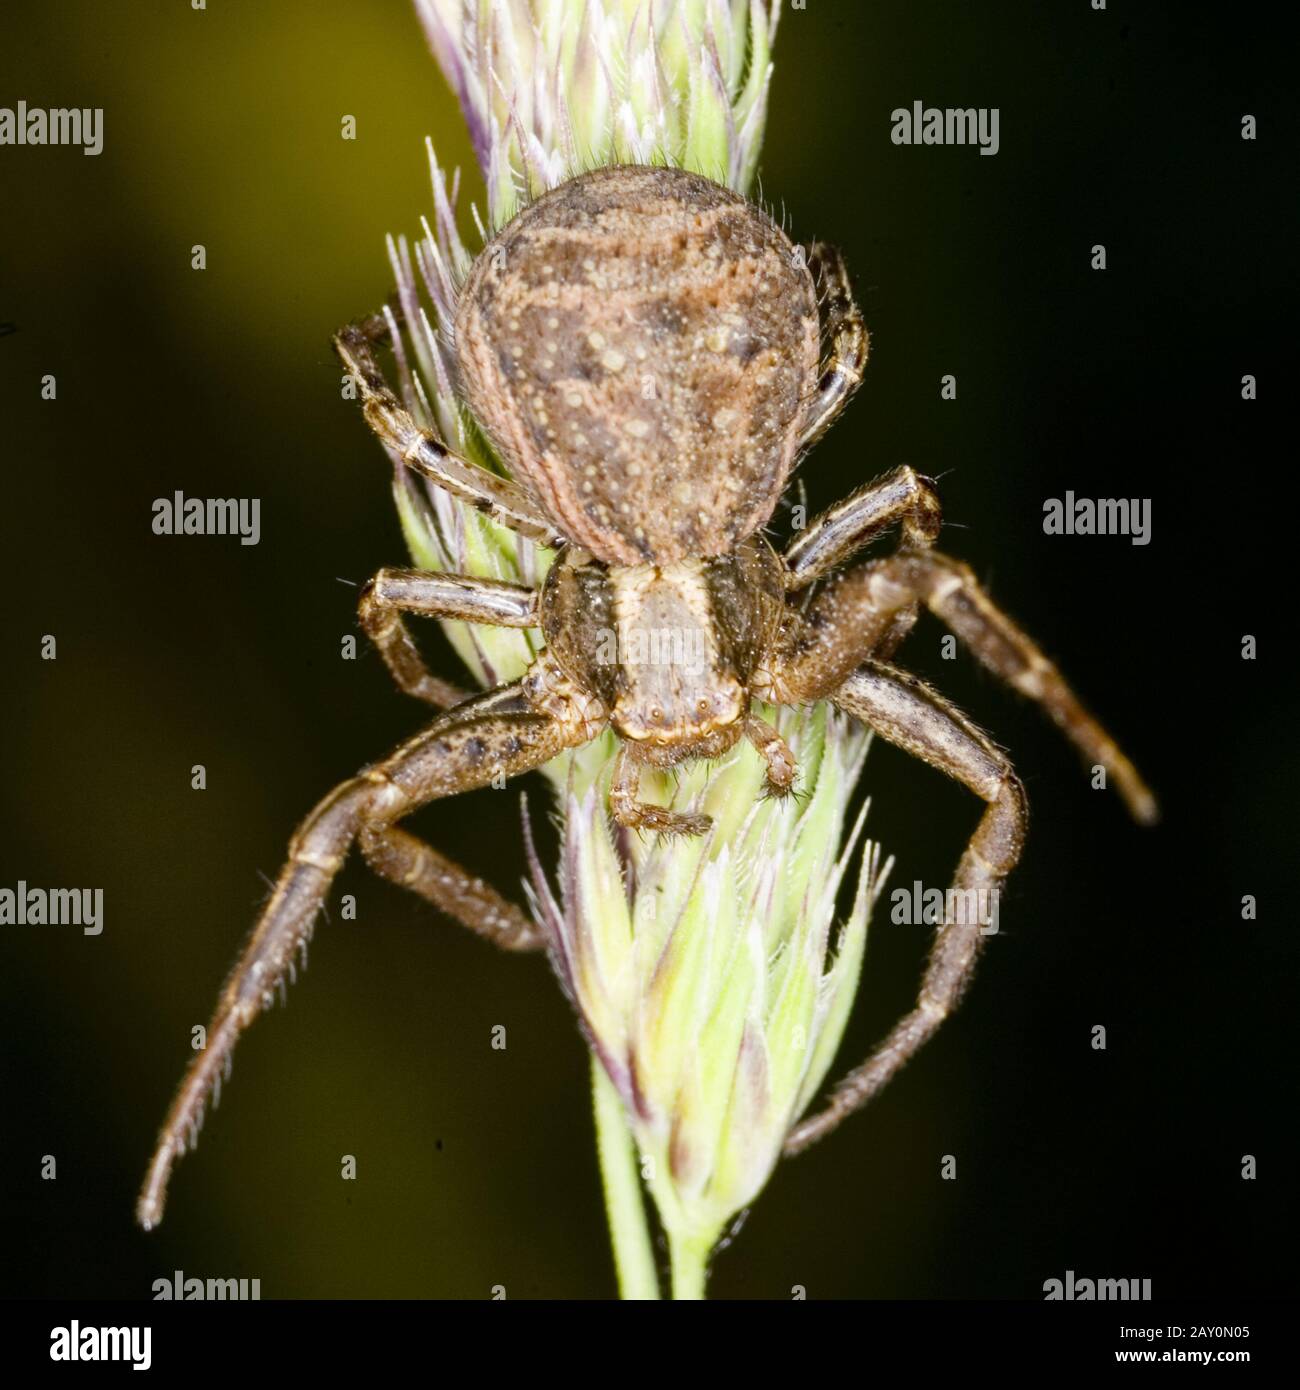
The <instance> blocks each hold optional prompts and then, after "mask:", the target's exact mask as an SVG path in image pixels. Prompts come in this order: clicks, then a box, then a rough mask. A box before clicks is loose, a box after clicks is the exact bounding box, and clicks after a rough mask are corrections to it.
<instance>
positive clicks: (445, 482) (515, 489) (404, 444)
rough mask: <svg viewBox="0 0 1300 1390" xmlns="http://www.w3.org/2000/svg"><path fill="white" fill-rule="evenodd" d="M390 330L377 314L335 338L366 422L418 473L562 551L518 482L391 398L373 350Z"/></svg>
mask: <svg viewBox="0 0 1300 1390" xmlns="http://www.w3.org/2000/svg"><path fill="white" fill-rule="evenodd" d="M391 331H392V330H391V328H390V326H389V320H388V318H387V317H386V316H385V315H381V314H375V315H373V316H372V317H371V318H369V319H366V320H365V321H364V322H362V323H359V324H357V323H353V324H348V325H347V327H346V328H341V329H339V331H338V332H337V333H336V334H335V335H334V350H335V352H337V353H338V355H339V359H340V360H341V361H342V363H343V366H344V369H345V370H346V371H347V373H348V375H349V376H350V377H351V378H352V379H353V380H354V381H355V382H356V383H357V385H358V389H359V390H360V392H361V402H362V410H363V412H364V414H365V417H366V423H367V424H368V425H369V426H370V428H371V429H372V430H374V432H375V433H376V434H377V435H378V436H379V438H380V440H381V441H382V442H383V444H384V445H385V446H386V447H387V448H388V449H389V450H391V451H392V453H394V454H395V455H397V456H398V457H399V458H401V459H402V460H403V462H405V464H406V465H407V467H409V468H411V469H413V470H414V471H415V472H416V473H419V474H421V475H422V476H423V477H426V478H428V479H429V480H430V481H431V482H433V483H436V484H437V485H438V486H439V487H441V488H445V489H446V491H448V492H449V493H451V495H452V496H453V497H457V498H459V499H460V500H461V501H462V502H466V503H468V504H469V505H470V506H472V507H474V508H475V509H476V510H478V511H480V512H484V513H485V514H486V515H488V516H490V517H491V518H492V520H493V521H497V522H500V523H501V524H502V525H503V526H508V527H509V528H510V529H511V530H512V531H515V532H517V533H518V534H519V535H521V536H524V537H526V538H527V539H528V540H530V541H534V542H535V543H536V544H538V545H542V546H546V547H548V548H550V549H552V550H555V549H558V548H559V547H560V546H561V545H563V544H564V537H563V536H561V535H560V534H559V533H558V531H557V530H556V528H555V526H554V524H553V523H552V522H550V521H548V520H547V518H546V517H545V516H544V515H543V513H542V512H541V510H540V509H539V508H538V506H537V504H536V503H535V502H534V501H533V500H532V499H531V498H530V497H529V496H528V494H527V493H526V492H525V491H524V490H523V489H522V488H521V487H519V486H518V484H516V483H513V482H511V481H509V479H506V478H502V477H499V476H498V475H497V474H495V473H489V472H488V470H487V469H486V468H480V467H479V466H478V465H477V464H475V463H471V462H469V460H468V459H463V458H461V457H460V455H459V454H454V453H452V452H451V450H450V449H448V448H447V447H446V446H445V445H444V444H443V443H442V442H441V441H440V440H439V439H438V438H437V437H436V436H435V435H434V434H432V433H431V432H430V431H428V430H422V429H421V428H420V427H419V426H418V425H417V424H416V422H415V418H414V417H413V416H412V415H411V413H410V412H409V411H408V410H407V409H406V408H405V406H403V405H402V403H401V401H399V400H398V399H397V397H396V396H395V395H394V394H393V392H392V390H391V389H390V387H389V385H388V383H387V382H386V381H385V380H384V375H383V373H382V372H381V371H380V370H379V365H378V363H377V362H376V361H375V355H374V350H373V348H374V344H376V343H378V342H382V341H383V340H384V339H385V338H386V337H388V336H389V334H390V333H391Z"/></svg>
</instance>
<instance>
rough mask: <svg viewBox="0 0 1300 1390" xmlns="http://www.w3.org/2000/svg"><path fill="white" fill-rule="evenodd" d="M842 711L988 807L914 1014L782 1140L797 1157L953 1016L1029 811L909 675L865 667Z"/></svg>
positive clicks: (966, 727)
mask: <svg viewBox="0 0 1300 1390" xmlns="http://www.w3.org/2000/svg"><path fill="white" fill-rule="evenodd" d="M831 699H832V701H833V702H834V703H835V704H836V705H838V706H839V708H840V709H842V710H845V711H846V712H847V713H849V714H851V715H853V717H854V718H855V719H860V720H861V721H862V722H863V723H864V724H867V725H869V726H870V727H871V728H872V729H874V730H875V731H876V732H877V733H879V734H880V735H881V737H882V738H886V739H888V740H889V742H890V743H895V744H897V745H898V746H899V747H900V748H904V749H906V750H907V751H908V752H909V753H912V754H914V755H915V756H916V757H918V758H921V759H923V760H924V761H925V762H927V763H929V764H930V765H931V766H932V767H936V768H938V769H939V770H940V771H941V772H945V773H947V774H948V776H950V777H953V778H955V779H956V780H957V781H959V782H961V783H962V785H963V786H966V787H968V788H969V789H970V790H971V791H972V792H974V793H975V794H976V796H978V797H980V798H981V799H982V800H984V801H985V802H986V803H987V804H988V809H987V810H986V811H985V812H984V815H983V816H982V817H981V819H980V823H979V825H978V827H977V828H976V830H975V833H974V835H972V836H971V840H970V843H969V844H968V845H967V846H966V852H965V853H964V854H963V855H962V857H961V861H960V862H959V863H958V865H957V872H956V874H955V875H954V876H953V883H952V890H951V891H950V892H949V893H948V895H947V897H946V900H945V903H946V906H945V913H944V921H943V925H942V926H941V927H940V928H939V930H938V933H937V934H936V936H935V940H934V945H933V946H932V948H931V950H930V959H929V962H928V963H927V965H926V968H925V974H924V976H923V978H922V981H921V990H920V994H919V996H918V998H917V1004H916V1007H915V1008H914V1009H913V1010H912V1011H911V1013H909V1014H907V1015H905V1017H903V1018H902V1019H901V1020H900V1021H899V1022H898V1023H896V1024H895V1025H894V1027H893V1028H892V1029H891V1030H890V1032H889V1034H888V1036H887V1037H886V1038H885V1039H884V1040H883V1041H882V1042H881V1043H880V1044H879V1046H878V1047H877V1048H876V1050H875V1051H874V1052H873V1053H872V1054H871V1055H870V1057H868V1058H867V1060H866V1061H865V1062H864V1063H863V1064H862V1066H860V1067H857V1068H856V1069H855V1070H853V1071H851V1072H850V1073H849V1074H848V1075H847V1076H846V1077H845V1078H844V1079H843V1080H842V1081H841V1082H840V1083H839V1085H838V1086H836V1087H835V1090H834V1091H833V1092H832V1094H831V1099H830V1101H829V1103H828V1104H827V1106H826V1108H825V1109H824V1110H823V1111H821V1112H820V1113H819V1114H817V1115H814V1116H812V1117H811V1118H809V1119H806V1120H804V1121H802V1123H800V1124H798V1125H796V1126H795V1128H794V1129H793V1130H791V1132H790V1134H789V1136H788V1137H787V1139H786V1141H785V1151H786V1153H787V1154H794V1153H798V1152H799V1151H800V1150H802V1149H805V1148H807V1147H808V1145H809V1144H812V1143H814V1142H815V1141H816V1140H818V1139H820V1138H822V1137H823V1136H824V1135H826V1134H829V1133H830V1131H831V1130H833V1129H834V1128H835V1127H836V1125H838V1124H839V1123H840V1121H841V1120H843V1119H844V1118H845V1116H846V1115H849V1114H851V1113H852V1112H853V1111H854V1110H857V1109H859V1108H860V1107H861V1106H863V1105H865V1104H866V1103H867V1102H868V1101H869V1100H870V1099H871V1098H872V1096H874V1095H875V1094H876V1093H877V1092H878V1091H879V1090H880V1089H881V1088H882V1087H883V1086H884V1085H885V1084H886V1082H888V1081H889V1080H890V1078H891V1077H892V1076H893V1075H894V1073H895V1072H897V1071H898V1069H899V1068H900V1067H901V1066H902V1065H903V1064H904V1063H905V1062H906V1061H907V1060H908V1059H909V1058H910V1057H911V1056H912V1055H913V1054H914V1053H915V1052H916V1051H917V1050H918V1049H919V1048H920V1047H921V1046H922V1044H923V1043H925V1042H926V1040H927V1039H928V1038H929V1037H930V1036H931V1034H933V1033H934V1032H935V1030H936V1029H937V1028H938V1027H939V1025H940V1023H942V1022H943V1020H944V1019H945V1018H946V1017H947V1015H948V1014H949V1013H950V1012H951V1011H952V1010H953V1009H954V1008H955V1007H956V1005H957V1003H958V1001H959V1000H960V998H961V994H962V990H963V989H964V988H965V986H966V984H967V983H968V982H969V980H970V977H971V974H972V972H973V970H974V968H975V960H976V957H977V955H978V954H979V948H980V946H981V944H982V943H983V939H984V938H983V933H982V932H981V930H980V923H981V921H985V922H987V921H988V918H987V916H986V915H985V914H984V913H983V912H982V911H980V910H979V909H976V910H973V911H972V910H971V909H970V907H969V904H972V903H981V904H982V903H985V902H987V901H988V896H987V895H990V894H991V895H993V900H994V901H995V902H996V895H997V893H998V892H999V891H1000V889H1001V886H1002V883H1003V881H1004V880H1005V878H1006V876H1007V874H1009V873H1010V872H1011V870H1012V869H1013V868H1014V867H1015V864H1016V861H1017V860H1018V859H1019V858H1020V848H1021V845H1022V844H1023V842H1024V837H1025V822H1026V817H1027V808H1026V804H1025V793H1024V788H1023V787H1022V786H1021V785H1020V780H1019V778H1018V777H1016V775H1015V773H1014V772H1013V771H1012V769H1011V764H1010V763H1009V762H1008V761H1007V759H1006V758H1005V757H1004V756H1003V755H1002V754H1001V753H999V752H998V750H997V749H996V748H995V747H994V746H993V745H992V743H990V742H989V740H988V738H987V737H986V736H985V735H984V734H982V733H981V732H980V731H979V730H978V729H977V728H976V727H975V726H974V725H973V724H972V723H971V722H970V721H969V720H968V719H967V718H966V717H965V716H964V715H963V714H961V713H960V712H959V711H958V710H957V709H955V708H954V707H953V706H952V705H951V704H949V703H948V702H947V701H946V700H945V699H944V698H943V697H942V696H941V695H939V694H937V693H936V692H935V691H934V690H932V689H930V687H929V686H927V685H926V684H925V683H924V682H923V681H921V680H918V679H917V678H916V677H915V676H911V675H907V674H905V673H904V672H902V671H899V670H897V669H896V668H894V667H892V666H887V665H885V664H884V663H883V662H876V661H869V662H867V663H866V665H865V666H863V667H862V669H861V670H859V671H857V672H855V673H854V674H853V675H852V676H850V677H849V678H848V680H846V681H845V682H844V684H843V685H842V686H840V688H839V689H838V690H836V691H835V692H834V693H833V694H832V696H831Z"/></svg>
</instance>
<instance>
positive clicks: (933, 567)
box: [756, 550, 1158, 825]
mask: <svg viewBox="0 0 1300 1390" xmlns="http://www.w3.org/2000/svg"><path fill="white" fill-rule="evenodd" d="M918 601H920V602H921V603H924V604H925V606H926V607H927V608H929V609H930V611H931V612H932V613H934V614H935V615H936V616H937V617H938V618H939V619H940V620H941V621H943V622H944V623H945V624H947V626H948V627H949V628H950V629H951V631H952V632H954V633H955V634H956V635H957V636H958V637H960V638H961V639H962V641H964V642H965V643H966V644H967V646H969V647H970V649H971V651H972V652H973V653H974V655H975V656H976V658H977V659H978V660H979V661H980V663H981V664H982V665H984V666H986V667H987V668H988V669H989V670H990V671H992V672H993V673H994V675H996V676H1000V677H1001V678H1002V680H1004V681H1006V682H1007V684H1008V685H1010V686H1012V687H1013V688H1014V689H1016V690H1019V691H1020V692H1021V693H1022V694H1024V695H1028V696H1029V697H1030V698H1031V699H1033V700H1036V701H1037V702H1038V703H1039V704H1040V705H1041V706H1042V707H1043V708H1044V709H1045V710H1046V711H1047V713H1048V714H1049V715H1050V716H1051V718H1052V719H1053V720H1054V722H1055V723H1056V724H1057V725H1058V726H1059V727H1060V729H1061V731H1062V732H1063V733H1064V734H1065V736H1066V737H1067V738H1068V739H1069V740H1070V741H1071V743H1073V744H1074V745H1075V747H1076V748H1077V749H1078V750H1079V752H1080V753H1081V754H1082V755H1083V758H1084V761H1085V762H1086V763H1088V764H1090V765H1100V766H1101V767H1103V768H1105V770H1106V773H1107V775H1108V776H1109V777H1110V778H1112V779H1113V780H1114V783H1115V786H1116V787H1117V788H1118V790H1119V794H1120V796H1121V797H1122V798H1123V800H1124V803H1125V805H1126V806H1127V807H1128V810H1129V814H1130V815H1131V816H1132V817H1133V818H1134V820H1136V821H1139V822H1140V823H1142V824H1144V825H1150V824H1152V823H1153V822H1154V821H1155V820H1156V818H1157V816H1158V810H1157V807H1156V800H1155V797H1154V796H1153V795H1152V794H1151V791H1150V789H1149V788H1148V787H1147V785H1146V783H1145V782H1144V781H1143V780H1142V778H1141V776H1140V775H1139V773H1138V771H1137V769H1136V768H1135V767H1134V766H1133V764H1132V763H1131V762H1130V761H1129V759H1128V758H1127V757H1125V755H1124V754H1123V753H1122V752H1121V751H1120V749H1119V746H1118V744H1116V742H1115V740H1114V739H1113V738H1111V736H1110V735H1109V734H1108V733H1107V732H1106V730H1105V729H1103V728H1102V726H1101V725H1100V724H1099V723H1098V722H1097V720H1096V719H1095V718H1094V717H1093V716H1092V715H1091V714H1090V713H1089V712H1088V711H1087V710H1086V709H1085V708H1084V707H1083V705H1081V704H1080V703H1079V700H1078V698H1077V697H1076V696H1075V694H1074V692H1073V691H1072V690H1071V689H1070V687H1069V686H1068V685H1067V684H1066V682H1065V678H1064V677H1063V676H1062V675H1061V673H1060V672H1059V671H1058V670H1057V669H1056V667H1055V666H1054V665H1053V664H1052V663H1051V662H1050V661H1048V659H1047V658H1046V657H1045V656H1044V655H1043V653H1042V652H1041V651H1039V649H1038V647H1037V646H1036V645H1035V644H1034V642H1033V641H1032V640H1031V639H1030V638H1029V637H1028V636H1027V635H1026V634H1025V633H1024V632H1022V631H1021V630H1020V628H1018V627H1017V626H1016V625H1015V623H1013V622H1012V621H1011V619H1010V618H1008V617H1007V616H1006V614H1005V613H1003V612H1002V610H1001V609H999V608H998V607H997V606H996V604H994V602H993V600H992V599H991V598H989V596H988V595H987V594H986V593H985V592H984V590H983V589H982V588H980V586H979V584H978V582H977V581H976V579H975V575H974V573H973V572H972V571H971V569H970V566H969V565H964V564H962V563H961V562H960V561H958V560H953V559H951V558H949V557H948V556H947V555H942V554H940V553H939V552H938V551H935V550H900V551H899V552H898V553H897V554H895V555H889V556H886V557H885V558H884V559H881V560H874V561H871V562H870V563H868V564H865V565H861V566H859V567H858V568H857V569H854V570H850V571H848V572H847V573H844V574H841V575H838V576H836V578H835V579H833V580H832V581H831V582H830V583H829V584H827V586H826V587H825V588H824V589H823V590H822V592H821V593H820V594H819V595H818V596H817V598H816V599H815V600H814V601H813V603H812V604H811V605H810V606H809V609H808V612H807V614H806V616H805V618H804V619H803V621H802V622H801V623H798V624H791V626H790V629H789V635H788V636H787V639H786V645H785V649H784V650H783V651H782V652H779V653H778V655H777V658H776V660H775V662H774V663H773V670H772V671H771V672H769V673H767V675H766V678H765V681H764V686H766V687H767V688H769V689H770V691H771V693H772V696H773V698H775V700H776V701H777V702H778V703H790V702H792V701H793V702H795V703H797V702H799V701H803V700H819V699H824V698H826V697H828V696H830V695H831V692H832V691H834V690H835V688H836V687H837V686H838V685H839V684H840V682H841V681H843V680H844V679H845V678H846V677H847V676H848V675H849V674H850V673H851V672H852V671H853V670H854V668H855V667H857V665H858V664H859V663H860V661H861V660H862V659H863V658H864V657H865V656H869V655H874V656H877V657H879V656H880V655H881V652H882V644H883V645H887V643H888V640H889V638H890V636H891V635H892V624H893V621H894V618H895V616H896V615H897V614H899V613H900V612H906V611H907V609H908V608H909V607H911V606H913V605H915V604H916V603H917V602H918ZM756 693H757V694H758V695H759V696H760V698H768V696H767V695H764V691H763V687H760V688H759V689H758V690H757V691H756Z"/></svg>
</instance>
